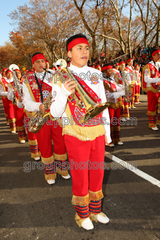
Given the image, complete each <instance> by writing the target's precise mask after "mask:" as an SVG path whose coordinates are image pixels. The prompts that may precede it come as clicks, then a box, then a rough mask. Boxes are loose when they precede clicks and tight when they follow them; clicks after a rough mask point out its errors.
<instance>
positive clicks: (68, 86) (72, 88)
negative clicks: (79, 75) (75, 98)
mask: <svg viewBox="0 0 160 240" xmlns="http://www.w3.org/2000/svg"><path fill="white" fill-rule="evenodd" d="M76 86H77V84H76V83H75V81H74V80H70V79H69V80H67V81H66V82H65V83H64V87H65V89H66V90H67V91H68V92H70V93H71V94H72V93H74V91H75V87H76Z"/></svg>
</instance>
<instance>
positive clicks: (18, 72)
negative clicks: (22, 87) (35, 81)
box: [14, 69, 23, 84]
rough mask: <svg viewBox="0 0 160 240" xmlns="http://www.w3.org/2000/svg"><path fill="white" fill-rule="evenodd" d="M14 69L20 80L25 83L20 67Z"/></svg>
mask: <svg viewBox="0 0 160 240" xmlns="http://www.w3.org/2000/svg"><path fill="white" fill-rule="evenodd" d="M14 71H15V73H16V76H17V78H18V80H19V82H20V83H21V84H22V83H23V77H22V74H21V71H20V70H19V69H15V70H14Z"/></svg>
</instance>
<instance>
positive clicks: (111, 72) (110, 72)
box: [105, 69, 113, 77]
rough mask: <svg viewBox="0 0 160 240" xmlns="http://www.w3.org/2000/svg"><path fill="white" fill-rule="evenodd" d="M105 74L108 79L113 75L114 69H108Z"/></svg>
mask: <svg viewBox="0 0 160 240" xmlns="http://www.w3.org/2000/svg"><path fill="white" fill-rule="evenodd" d="M105 74H106V75H107V77H111V75H112V74H113V69H107V70H106V71H105Z"/></svg>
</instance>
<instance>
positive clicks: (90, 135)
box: [0, 34, 160, 230]
mask: <svg viewBox="0 0 160 240" xmlns="http://www.w3.org/2000/svg"><path fill="white" fill-rule="evenodd" d="M66 49H67V53H68V57H69V58H70V59H71V63H70V66H69V67H68V69H69V71H70V72H72V76H74V78H75V79H76V82H75V80H74V79H72V78H70V77H69V79H67V78H66V74H62V75H63V77H64V79H63V81H62V76H61V73H62V71H61V67H57V69H59V70H58V71H55V72H54V73H53V70H49V71H45V70H44V69H45V68H46V67H47V64H46V59H45V56H44V55H43V54H42V53H35V54H33V56H32V66H33V70H31V71H28V72H26V74H25V75H24V76H23V79H22V78H21V73H20V70H14V74H15V73H16V76H17V78H16V80H17V79H19V81H20V82H21V84H23V95H21V94H20V91H19V90H20V85H16V86H18V87H17V88H18V89H16V88H15V86H14V82H15V77H14V78H13V73H12V71H11V70H8V69H3V71H2V78H1V84H0V94H1V96H2V100H3V106H4V111H5V116H6V120H7V124H9V126H10V131H11V133H16V131H17V132H18V136H19V141H20V143H25V141H26V139H27V136H26V131H27V135H28V143H29V146H30V151H31V157H32V158H34V159H35V160H40V159H41V161H42V162H43V166H44V175H45V179H46V181H47V183H48V184H54V183H55V179H56V175H57V174H60V175H61V176H62V178H64V179H69V178H70V174H69V173H68V164H67V157H68V160H69V163H71V162H72V165H73V162H74V163H75V166H77V165H78V166H81V167H78V168H77V167H76V168H74V167H73V168H72V169H70V172H71V176H72V191H73V196H72V204H73V205H74V206H75V210H76V215H75V220H76V223H77V224H78V226H80V227H83V228H84V229H86V230H90V229H93V228H94V225H93V221H98V222H101V223H104V224H106V223H108V222H109V218H108V217H107V216H106V215H105V214H104V213H103V212H102V211H101V202H102V198H103V192H102V183H103V176H104V169H103V168H101V167H96V168H95V167H93V166H95V165H96V166H100V165H103V163H104V156H105V146H110V147H114V146H115V145H116V144H118V145H123V142H121V140H120V122H121V121H119V119H120V118H121V120H122V121H126V120H127V119H129V118H130V113H129V109H130V108H135V106H134V104H139V103H140V102H139V95H140V82H141V81H140V79H141V73H140V72H139V65H137V66H136V68H135V69H133V59H131V58H130V59H128V61H127V66H125V62H123V61H121V62H120V63H119V65H118V67H117V68H119V69H117V68H114V69H113V67H112V66H111V65H110V64H106V65H104V66H103V68H102V69H101V70H102V73H101V72H100V71H99V70H97V69H95V68H92V67H88V66H87V62H88V59H89V43H88V40H87V38H86V36H85V35H83V34H77V35H74V36H72V37H70V38H69V39H68V40H67V43H66ZM152 55H153V59H154V61H152V62H151V63H150V65H148V66H147V67H146V69H145V72H144V76H145V81H144V83H146V85H145V87H146V89H147V90H148V93H149V94H148V93H147V95H148V99H149V98H153V97H154V103H153V102H152V105H151V104H148V107H150V109H148V116H149V127H150V128H152V129H153V130H157V129H158V128H157V125H156V122H155V121H156V120H155V119H156V101H158V94H159V93H158V90H157V89H158V87H157V85H156V83H157V82H158V81H160V78H159V75H157V74H158V72H157V70H156V69H157V66H156V62H158V61H159V59H160V50H157V49H154V51H153V54H152ZM153 70H154V71H155V72H154V71H153ZM88 72H89V73H90V74H89V76H90V79H88V81H87V80H86V81H83V79H81V78H80V77H79V76H81V75H82V74H83V75H84V74H86V76H88ZM102 74H103V77H102ZM155 76H156V77H155ZM157 76H158V77H157ZM102 78H103V81H102ZM153 79H154V80H153ZM147 84H148V85H147ZM77 85H80V86H81V87H82V88H83V90H84V91H85V93H86V94H87V96H89V98H90V99H91V100H92V101H93V102H94V104H96V105H98V104H100V103H105V102H107V101H109V102H110V105H109V107H108V108H106V109H105V110H104V111H103V112H101V113H100V114H99V115H98V116H96V117H94V118H93V119H90V120H88V121H87V122H82V121H80V120H81V118H82V117H83V116H84V115H85V114H86V112H87V110H88V109H87V107H86V105H85V104H84V96H83V94H81V93H80V92H79V91H78V90H77ZM152 85H153V86H152ZM75 88H76V90H75ZM153 88H154V91H153ZM156 91H157V92H156ZM50 93H51V95H52V100H51V102H50V103H49V105H47V106H48V109H45V107H46V105H45V103H46V101H47V99H48V96H49V95H50ZM153 105H155V106H154V107H153ZM99 106H100V105H99ZM37 111H39V112H42V113H44V112H47V111H50V119H49V120H48V121H47V122H46V123H45V124H44V125H43V126H42V127H41V129H40V130H39V131H38V132H37V133H33V132H31V131H29V124H28V121H29V120H30V119H31V118H32V117H33V115H34V113H35V112H37ZM71 116H72V117H73V121H72V124H71V123H70V122H69V123H68V124H66V125H63V119H66V118H68V119H70V118H71ZM55 119H56V120H55ZM103 119H105V124H102V120H103ZM115 119H116V120H117V121H115ZM159 120H160V119H159V116H158V120H157V124H158V121H159ZM24 123H25V124H24ZM52 140H53V147H54V151H53V149H52ZM89 164H91V166H92V167H89ZM82 165H84V167H82ZM87 166H88V167H87Z"/></svg>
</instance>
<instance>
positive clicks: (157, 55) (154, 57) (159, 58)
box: [153, 52, 160, 62]
mask: <svg viewBox="0 0 160 240" xmlns="http://www.w3.org/2000/svg"><path fill="white" fill-rule="evenodd" d="M153 60H154V61H155V62H158V61H160V52H157V53H156V54H155V55H154V56H153Z"/></svg>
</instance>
